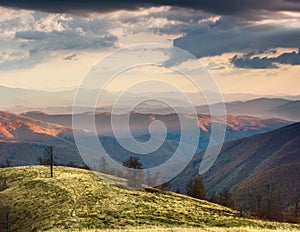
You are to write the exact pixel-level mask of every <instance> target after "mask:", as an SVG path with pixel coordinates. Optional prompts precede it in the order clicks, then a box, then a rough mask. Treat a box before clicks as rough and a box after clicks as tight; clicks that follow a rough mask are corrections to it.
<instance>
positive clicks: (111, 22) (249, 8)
mask: <svg viewBox="0 0 300 232" xmlns="http://www.w3.org/2000/svg"><path fill="white" fill-rule="evenodd" d="M141 43H161V44H168V45H172V46H176V47H179V48H181V49H184V50H186V51H188V52H190V53H191V54H192V55H194V56H195V57H196V58H197V59H198V60H199V61H200V62H201V63H202V64H203V65H204V66H205V67H206V68H207V69H208V70H209V72H210V73H211V74H212V76H214V78H215V80H216V82H217V84H218V86H219V88H220V90H221V91H222V92H223V93H252V94H272V95H300V88H299V86H300V77H299V74H300V50H299V48H300V1H298V0H244V1H237V0H228V1H227V0H224V1H221V0H211V1H201V0H187V1H179V0H165V1H158V0H152V1H145V0H142V1H137V0H135V1H118V0H116V1H98V2H97V3H95V2H94V1H90V0H85V1H77V0H73V1H70V0H66V1H56V0H55V1H54V0H48V1H47V0H45V1H36V0H29V1H8V0H7V1H1V2H0V85H3V86H8V87H18V88H28V89H40V90H68V89H72V88H76V87H78V85H79V84H80V83H81V81H82V79H83V78H84V77H85V75H86V74H87V73H88V72H89V70H90V69H92V68H93V67H94V66H95V64H96V63H97V62H98V61H99V60H100V59H101V58H103V57H105V56H107V55H108V54H110V53H111V52H113V51H115V50H117V49H120V48H125V47H128V46H131V45H133V44H141ZM168 56H169V57H167V59H168V61H169V62H170V64H171V65H172V66H174V67H175V66H178V65H185V66H186V68H187V69H189V68H190V67H189V65H188V64H189V61H188V60H185V59H184V57H182V59H179V60H178V59H177V60H174V57H172V54H171V53H170V54H168ZM191 69H192V68H191ZM153 75H155V76H156V78H157V77H158V78H162V79H164V78H165V79H166V80H168V81H170V80H171V79H172V75H170V72H169V71H166V70H165V69H162V70H161V71H160V72H159V71H157V68H153V70H151V68H149V67H145V69H144V70H142V69H141V68H139V69H137V70H132V71H128V72H124V74H123V77H122V80H121V81H119V82H118V81H116V83H115V85H112V86H110V90H115V91H119V90H122V85H123V84H122V83H124V80H125V82H126V80H128V82H130V81H131V82H134V80H143V79H147V78H151V76H153ZM175 82H176V83H177V84H178V85H182V86H186V87H185V90H186V91H193V89H192V88H190V87H188V86H189V84H187V83H186V80H185V79H184V78H182V80H181V79H180V77H178V76H176V81H175Z"/></svg>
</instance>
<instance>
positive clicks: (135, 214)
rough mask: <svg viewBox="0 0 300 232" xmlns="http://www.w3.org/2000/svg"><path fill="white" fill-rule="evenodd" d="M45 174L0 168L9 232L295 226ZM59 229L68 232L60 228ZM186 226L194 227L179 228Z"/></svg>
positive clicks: (72, 174) (63, 173)
mask: <svg viewBox="0 0 300 232" xmlns="http://www.w3.org/2000/svg"><path fill="white" fill-rule="evenodd" d="M48 172H49V170H48V167H43V166H34V167H17V168H4V169H0V177H2V178H3V177H4V178H6V179H7V184H8V188H7V189H5V190H4V191H1V192H0V204H2V205H3V204H8V205H10V207H11V213H10V217H11V218H10V220H11V231H22V232H26V231H35V230H40V231H45V230H51V231H112V229H120V228H123V229H125V230H121V231H150V229H151V228H153V229H151V230H152V231H255V230H257V229H260V231H264V230H263V229H276V228H277V229H281V230H282V231H289V230H290V229H294V230H296V229H299V228H300V226H299V225H292V224H284V223H276V222H266V221H260V220H256V219H247V218H240V217H239V213H238V212H237V211H234V210H232V209H229V208H226V207H223V206H220V205H217V204H213V203H210V202H207V201H203V200H197V199H194V198H190V197H187V196H184V195H180V194H176V193H171V192H163V191H159V190H153V189H149V190H133V189H125V188H119V187H116V186H114V185H111V184H110V183H108V182H106V181H104V180H102V179H101V178H99V177H98V176H97V175H95V173H93V172H91V171H88V170H82V169H75V168H67V167H55V168H54V178H49V177H48ZM65 226H67V227H70V229H68V230H65V229H63V228H64V227H65ZM191 227H192V228H197V229H184V228H191ZM55 228H56V229H55ZM138 228H140V229H139V230H137V229H138ZM146 228H147V229H146ZM212 228H213V229H212ZM218 228H221V229H218ZM226 228H230V229H228V230H227V229H226ZM233 228H235V230H233ZM240 228H242V229H240ZM100 229H102V230H100ZM103 229H106V230H103ZM141 229H143V230H141ZM217 229H218V230H217ZM113 231H115V230H113ZM116 231H118V230H116ZM119 231H120V230H119Z"/></svg>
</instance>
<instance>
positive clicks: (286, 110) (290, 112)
mask: <svg viewBox="0 0 300 232" xmlns="http://www.w3.org/2000/svg"><path fill="white" fill-rule="evenodd" d="M267 113H268V114H269V115H278V116H279V117H281V118H286V119H288V120H295V121H300V101H292V102H288V103H286V104H283V105H280V106H277V107H275V108H273V109H271V110H269V111H268V112H267Z"/></svg>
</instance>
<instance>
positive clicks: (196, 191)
mask: <svg viewBox="0 0 300 232" xmlns="http://www.w3.org/2000/svg"><path fill="white" fill-rule="evenodd" d="M186 193H187V195H189V196H191V197H194V198H198V199H205V190H204V186H203V183H202V177H196V178H192V179H191V180H190V181H189V182H188V183H187V185H186Z"/></svg>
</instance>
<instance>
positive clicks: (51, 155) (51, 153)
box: [46, 146, 53, 177]
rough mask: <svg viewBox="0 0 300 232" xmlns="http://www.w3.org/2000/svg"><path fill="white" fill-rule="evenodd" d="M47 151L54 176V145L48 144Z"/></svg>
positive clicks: (51, 174)
mask: <svg viewBox="0 0 300 232" xmlns="http://www.w3.org/2000/svg"><path fill="white" fill-rule="evenodd" d="M46 152H47V154H48V155H49V161H50V162H49V166H50V176H51V177H53V146H47V147H46Z"/></svg>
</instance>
